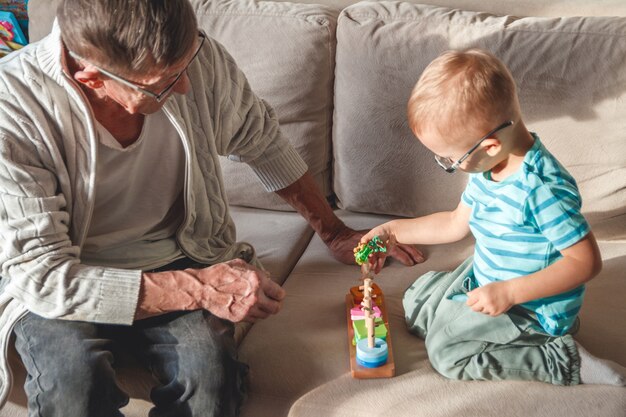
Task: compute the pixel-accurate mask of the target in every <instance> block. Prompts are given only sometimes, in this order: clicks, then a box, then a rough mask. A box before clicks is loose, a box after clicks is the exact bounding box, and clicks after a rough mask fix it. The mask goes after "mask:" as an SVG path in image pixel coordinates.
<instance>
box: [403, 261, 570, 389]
mask: <svg viewBox="0 0 626 417" xmlns="http://www.w3.org/2000/svg"><path fill="white" fill-rule="evenodd" d="M472 282H474V280H473V272H472V258H469V259H467V260H466V261H465V262H463V263H462V264H461V265H460V266H459V267H458V268H457V269H456V270H455V271H453V272H429V273H427V274H425V275H423V276H421V277H420V278H418V279H417V280H416V281H415V282H414V283H413V285H411V287H410V288H409V289H408V290H406V292H405V294H404V299H403V305H404V311H405V317H406V321H407V325H408V327H409V330H410V331H411V332H413V333H416V334H417V335H418V336H420V337H421V338H423V339H424V340H425V342H426V349H427V351H428V357H429V359H430V361H431V364H432V366H433V367H434V368H435V369H436V370H437V371H438V372H439V373H441V374H442V375H444V376H446V377H448V378H452V379H462V380H502V379H508V380H513V379H515V380H525V381H542V382H548V383H550V384H555V385H576V384H579V383H580V360H579V357H578V350H577V348H576V345H575V344H574V339H573V338H572V336H571V335H570V334H567V335H565V336H558V337H557V336H551V335H549V334H546V333H545V332H544V331H543V330H542V328H541V326H540V325H539V323H538V322H537V320H536V318H534V316H533V314H532V312H529V311H527V310H524V309H522V308H521V307H518V306H516V307H513V308H512V309H511V310H509V311H508V312H507V313H505V314H501V315H499V316H497V317H491V316H488V315H486V314H483V313H477V312H474V311H472V309H471V308H470V307H468V306H467V305H466V304H465V301H463V300H459V298H462V297H463V296H461V297H459V294H464V293H466V292H467V291H468V290H470V289H472V288H471V286H472V285H471V283H472ZM455 296H456V297H455Z"/></svg>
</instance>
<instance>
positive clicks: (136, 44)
mask: <svg viewBox="0 0 626 417" xmlns="http://www.w3.org/2000/svg"><path fill="white" fill-rule="evenodd" d="M57 18H58V21H59V26H60V28H61V37H62V39H63V42H64V43H65V45H66V47H67V48H68V49H69V50H70V51H72V52H74V53H76V54H78V55H80V56H82V57H84V58H85V59H89V60H92V61H93V62H94V63H96V64H100V65H102V66H103V67H105V68H107V69H109V70H112V71H119V72H121V73H123V74H131V73H133V74H135V73H146V72H149V71H150V70H153V69H154V68H155V67H166V66H169V65H173V64H176V63H178V62H180V60H181V59H182V58H183V57H184V56H185V54H187V53H188V51H189V49H190V48H191V47H192V45H193V44H194V41H195V39H196V38H197V34H198V23H197V20H196V16H195V14H194V11H193V7H192V6H191V4H190V3H189V0H61V3H60V4H59V7H58V9H57Z"/></svg>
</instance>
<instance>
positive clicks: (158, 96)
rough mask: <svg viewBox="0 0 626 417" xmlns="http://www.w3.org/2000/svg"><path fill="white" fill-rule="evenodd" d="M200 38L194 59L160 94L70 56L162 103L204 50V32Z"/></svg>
mask: <svg viewBox="0 0 626 417" xmlns="http://www.w3.org/2000/svg"><path fill="white" fill-rule="evenodd" d="M198 38H199V39H200V43H199V44H198V49H196V52H195V53H194V54H193V57H192V58H191V60H190V61H189V63H188V64H187V66H186V67H185V69H183V70H182V71H181V72H179V73H178V74H176V76H175V77H174V79H173V80H172V81H171V82H170V83H169V84H168V85H167V86H166V87H165V88H163V89H162V90H161V91H160V92H158V93H153V92H152V91H150V90H146V89H145V88H144V87H142V86H140V85H137V84H136V83H134V82H132V81H129V80H127V79H126V78H124V77H121V76H119V75H116V74H114V73H112V72H110V71H107V70H105V69H104V68H102V67H100V66H98V65H96V64H93V63H92V62H89V61H88V60H86V59H85V58H83V57H81V56H80V55H78V54H76V53H74V52H72V51H69V50H68V52H69V54H70V55H71V56H72V57H73V58H74V59H78V60H81V61H83V62H86V63H88V64H90V65H92V66H93V67H95V68H96V69H97V70H98V71H100V72H101V73H103V74H104V75H106V76H107V77H109V78H111V79H113V80H115V81H117V82H119V83H122V84H124V85H125V86H127V87H130V88H132V89H133V90H135V91H139V92H140V93H142V94H145V95H146V96H148V97H151V98H153V99H155V100H156V101H157V102H159V103H160V102H161V101H162V100H163V99H164V98H165V97H166V96H167V94H168V93H169V92H170V90H171V89H172V88H174V86H175V85H176V83H177V82H178V81H179V80H180V77H182V76H183V74H184V73H185V72H186V71H187V68H189V65H191V63H192V62H193V61H194V60H195V59H196V57H197V56H198V54H199V53H200V51H201V50H202V45H203V44H204V40H205V39H206V35H205V34H204V33H202V32H200V31H199V32H198Z"/></svg>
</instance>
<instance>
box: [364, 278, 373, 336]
mask: <svg viewBox="0 0 626 417" xmlns="http://www.w3.org/2000/svg"><path fill="white" fill-rule="evenodd" d="M363 304H364V306H365V308H364V310H365V326H366V327H367V346H369V347H370V348H373V347H374V316H373V315H372V313H371V312H372V279H371V278H365V280H364V281H363Z"/></svg>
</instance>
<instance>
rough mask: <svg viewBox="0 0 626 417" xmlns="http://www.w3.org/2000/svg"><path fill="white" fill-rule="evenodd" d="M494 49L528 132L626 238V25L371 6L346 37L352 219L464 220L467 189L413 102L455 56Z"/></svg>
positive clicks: (344, 154)
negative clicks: (457, 211)
mask: <svg viewBox="0 0 626 417" xmlns="http://www.w3.org/2000/svg"><path fill="white" fill-rule="evenodd" d="M469 47H479V48H483V49H487V50H489V51H491V52H492V53H494V54H495V55H496V56H498V57H499V58H500V59H501V60H502V61H504V62H505V64H507V66H508V67H509V68H510V69H511V72H512V74H513V76H514V78H515V80H516V82H517V84H518V90H519V96H520V101H521V106H522V112H523V114H524V120H525V122H526V124H527V126H528V127H529V128H530V129H531V130H533V131H536V132H537V133H538V134H539V136H540V137H541V138H542V141H543V143H544V144H545V145H546V146H547V147H548V149H549V150H551V151H552V152H553V153H554V154H555V156H556V157H557V158H558V159H559V160H560V161H561V162H562V163H563V165H565V167H566V168H567V169H568V170H569V171H570V172H571V173H572V175H573V176H574V177H575V178H576V179H577V181H578V184H579V188H580V190H581V194H582V196H583V201H584V204H583V211H584V213H585V214H586V215H587V216H588V218H590V220H591V221H592V223H599V222H602V221H605V220H609V219H614V218H616V217H619V216H621V218H622V223H623V224H622V226H621V227H622V230H624V228H626V221H624V219H626V217H624V216H626V204H625V203H626V140H625V136H626V122H625V121H626V106H623V105H621V103H623V102H624V101H625V100H626V18H623V17H569V18H536V17H535V18H533V17H528V18H517V17H513V16H495V15H490V14H487V13H477V12H468V11H460V10H458V9H449V8H442V7H437V6H429V5H419V4H411V3H406V2H361V3H357V4H355V5H352V6H350V7H348V8H346V9H344V10H343V11H342V13H341V15H340V17H339V21H338V26H337V57H336V69H335V80H336V81H335V119H334V128H333V145H334V151H333V152H334V185H333V188H334V191H335V193H336V195H337V197H338V201H339V205H340V206H341V207H342V208H345V209H348V210H352V211H365V212H374V213H384V214H394V215H400V216H416V215H423V214H427V213H431V212H433V211H437V210H446V209H453V208H454V207H456V205H457V204H458V202H459V197H460V194H461V192H462V189H463V188H464V185H465V182H466V179H465V178H464V176H463V174H460V173H459V174H454V175H450V174H446V173H445V172H444V171H443V170H441V169H440V168H439V167H438V166H437V164H436V163H435V161H434V159H433V155H432V154H431V153H430V152H428V151H427V150H426V149H425V148H424V147H423V146H422V145H421V144H420V143H419V142H418V141H416V140H415V139H414V137H413V135H412V133H411V132H410V130H409V128H408V126H407V122H406V103H407V102H408V97H409V94H410V92H411V89H412V87H413V86H414V84H415V82H416V81H417V79H418V78H419V76H420V75H421V73H422V71H423V69H424V68H425V67H426V65H427V64H428V63H430V62H431V61H432V60H433V59H434V58H435V57H437V56H438V55H439V54H440V53H441V52H443V51H445V50H448V49H464V48H469Z"/></svg>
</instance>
